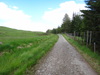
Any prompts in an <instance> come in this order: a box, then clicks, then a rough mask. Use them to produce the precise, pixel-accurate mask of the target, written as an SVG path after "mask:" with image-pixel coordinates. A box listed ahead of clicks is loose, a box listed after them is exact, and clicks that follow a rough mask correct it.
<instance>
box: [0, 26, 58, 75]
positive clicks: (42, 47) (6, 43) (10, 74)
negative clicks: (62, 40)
mask: <svg viewBox="0 0 100 75" xmlns="http://www.w3.org/2000/svg"><path fill="white" fill-rule="evenodd" d="M57 38H58V36H57V35H53V34H50V35H47V34H45V33H42V32H30V31H21V30H15V29H10V28H6V27H0V42H1V44H0V75H23V74H24V73H25V71H26V70H27V69H28V68H29V67H31V66H33V65H35V64H36V63H37V61H38V60H39V59H40V58H41V57H42V56H43V55H44V54H45V53H46V52H47V51H48V50H50V49H51V48H52V47H53V45H54V44H55V42H56V41H57Z"/></svg>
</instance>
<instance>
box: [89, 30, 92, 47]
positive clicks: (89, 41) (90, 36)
mask: <svg viewBox="0 0 100 75" xmlns="http://www.w3.org/2000/svg"><path fill="white" fill-rule="evenodd" d="M91 39H92V31H90V41H89V45H91Z"/></svg>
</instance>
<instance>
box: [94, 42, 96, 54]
mask: <svg viewBox="0 0 100 75" xmlns="http://www.w3.org/2000/svg"><path fill="white" fill-rule="evenodd" d="M95 51H96V43H95V42H94V53H95Z"/></svg>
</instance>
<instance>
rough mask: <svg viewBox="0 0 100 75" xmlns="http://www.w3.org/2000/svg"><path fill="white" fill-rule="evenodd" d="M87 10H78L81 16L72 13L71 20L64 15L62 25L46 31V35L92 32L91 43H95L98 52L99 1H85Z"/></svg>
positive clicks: (99, 28)
mask: <svg viewBox="0 0 100 75" xmlns="http://www.w3.org/2000/svg"><path fill="white" fill-rule="evenodd" d="M85 3H86V8H87V10H80V11H81V12H82V13H83V14H82V15H79V14H75V13H73V18H72V20H71V19H70V18H69V17H68V15H67V14H65V16H64V18H63V23H62V25H61V26H59V27H58V28H54V29H52V30H47V33H54V34H57V33H74V32H78V33H81V32H86V31H92V32H93V35H92V42H96V44H97V47H98V49H99V50H100V1H99V0H85Z"/></svg>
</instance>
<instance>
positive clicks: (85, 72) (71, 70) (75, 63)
mask: <svg viewBox="0 0 100 75" xmlns="http://www.w3.org/2000/svg"><path fill="white" fill-rule="evenodd" d="M34 74H35V75H97V73H96V72H95V71H94V70H93V69H92V68H91V67H90V66H89V64H88V63H87V62H86V61H85V60H84V58H83V57H82V56H81V55H80V54H79V53H78V52H77V51H76V49H75V48H74V47H73V46H71V45H70V44H69V43H68V42H67V41H66V40H65V38H64V37H63V36H62V35H59V39H58V42H57V43H56V44H55V46H54V47H53V49H52V50H51V51H50V52H48V54H46V55H45V57H43V58H42V59H41V60H40V61H39V63H38V64H37V65H36V66H35V68H34V69H33V70H32V71H31V72H30V73H29V74H28V75H34Z"/></svg>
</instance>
